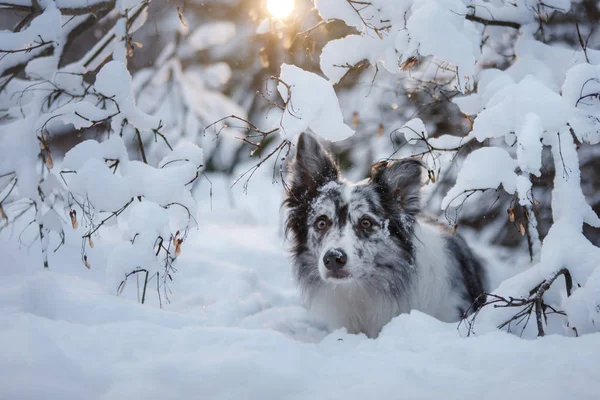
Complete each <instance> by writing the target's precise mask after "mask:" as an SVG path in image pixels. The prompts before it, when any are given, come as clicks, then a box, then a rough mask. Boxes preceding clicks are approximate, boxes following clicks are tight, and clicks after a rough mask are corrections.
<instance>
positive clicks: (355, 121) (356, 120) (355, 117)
mask: <svg viewBox="0 0 600 400" xmlns="http://www.w3.org/2000/svg"><path fill="white" fill-rule="evenodd" d="M352 123H353V124H354V127H357V126H358V124H359V123H360V119H359V118H358V111H354V112H353V113H352Z"/></svg>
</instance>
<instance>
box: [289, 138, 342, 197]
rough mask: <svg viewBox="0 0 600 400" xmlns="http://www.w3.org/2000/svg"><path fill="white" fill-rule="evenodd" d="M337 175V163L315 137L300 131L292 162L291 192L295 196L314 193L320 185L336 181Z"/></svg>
mask: <svg viewBox="0 0 600 400" xmlns="http://www.w3.org/2000/svg"><path fill="white" fill-rule="evenodd" d="M338 177H339V170H338V168H337V165H336V164H335V162H334V161H333V159H332V158H331V156H330V155H329V153H328V152H327V151H326V150H325V149H324V148H323V146H321V144H320V143H319V142H318V141H317V138H315V137H314V136H313V135H311V134H308V133H301V134H300V136H299V137H298V144H297V145H296V157H295V158H294V162H293V164H292V182H291V188H290V192H291V194H292V195H293V196H295V197H297V198H300V197H302V196H303V195H305V194H314V193H316V191H317V189H319V188H320V187H321V186H324V185H326V184H327V183H329V182H332V181H336V180H337V179H338Z"/></svg>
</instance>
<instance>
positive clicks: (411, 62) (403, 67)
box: [400, 57, 419, 71]
mask: <svg viewBox="0 0 600 400" xmlns="http://www.w3.org/2000/svg"><path fill="white" fill-rule="evenodd" d="M418 61H419V59H418V58H417V57H409V58H408V59H407V60H406V61H404V63H403V64H402V65H400V69H401V70H402V71H406V70H408V69H411V68H412V67H414V66H415V65H416V64H417V62H418Z"/></svg>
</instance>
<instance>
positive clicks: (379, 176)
mask: <svg viewBox="0 0 600 400" xmlns="http://www.w3.org/2000/svg"><path fill="white" fill-rule="evenodd" d="M424 169H425V164H423V162H422V161H419V160H417V159H414V158H405V159H402V160H396V161H391V162H388V161H381V162H378V163H377V164H374V165H373V166H372V167H371V182H373V183H374V184H375V185H376V186H378V188H379V189H380V190H381V191H382V192H386V193H390V194H391V195H392V196H393V197H394V198H395V199H396V200H397V201H398V203H399V205H400V206H401V207H402V209H403V210H404V211H405V212H406V213H407V214H408V215H411V216H413V217H414V216H416V215H417V214H418V213H419V212H420V211H421V196H420V194H419V192H420V190H421V186H422V176H423V170H424Z"/></svg>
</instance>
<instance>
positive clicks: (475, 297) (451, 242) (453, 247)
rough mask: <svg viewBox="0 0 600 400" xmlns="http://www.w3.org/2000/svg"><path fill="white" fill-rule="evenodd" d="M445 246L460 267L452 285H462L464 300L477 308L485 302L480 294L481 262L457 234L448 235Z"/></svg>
mask: <svg viewBox="0 0 600 400" xmlns="http://www.w3.org/2000/svg"><path fill="white" fill-rule="evenodd" d="M447 246H448V251H449V253H450V254H452V255H453V256H454V257H455V258H456V262H457V264H458V267H459V268H460V276H457V278H458V279H456V281H455V282H452V283H453V286H454V287H456V288H460V287H464V290H465V293H464V299H465V301H467V302H468V303H469V304H472V305H473V309H474V310H477V309H478V308H479V307H481V305H482V304H483V303H485V298H484V296H480V295H481V294H482V293H483V292H484V287H483V281H484V270H483V267H482V265H481V262H480V261H479V259H478V258H477V257H475V255H474V254H473V252H472V251H471V249H470V248H469V246H467V244H466V243H465V241H464V239H463V238H461V237H460V236H458V235H454V236H450V237H448V239H447ZM463 313H464V311H463ZM461 315H462V314H461Z"/></svg>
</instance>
